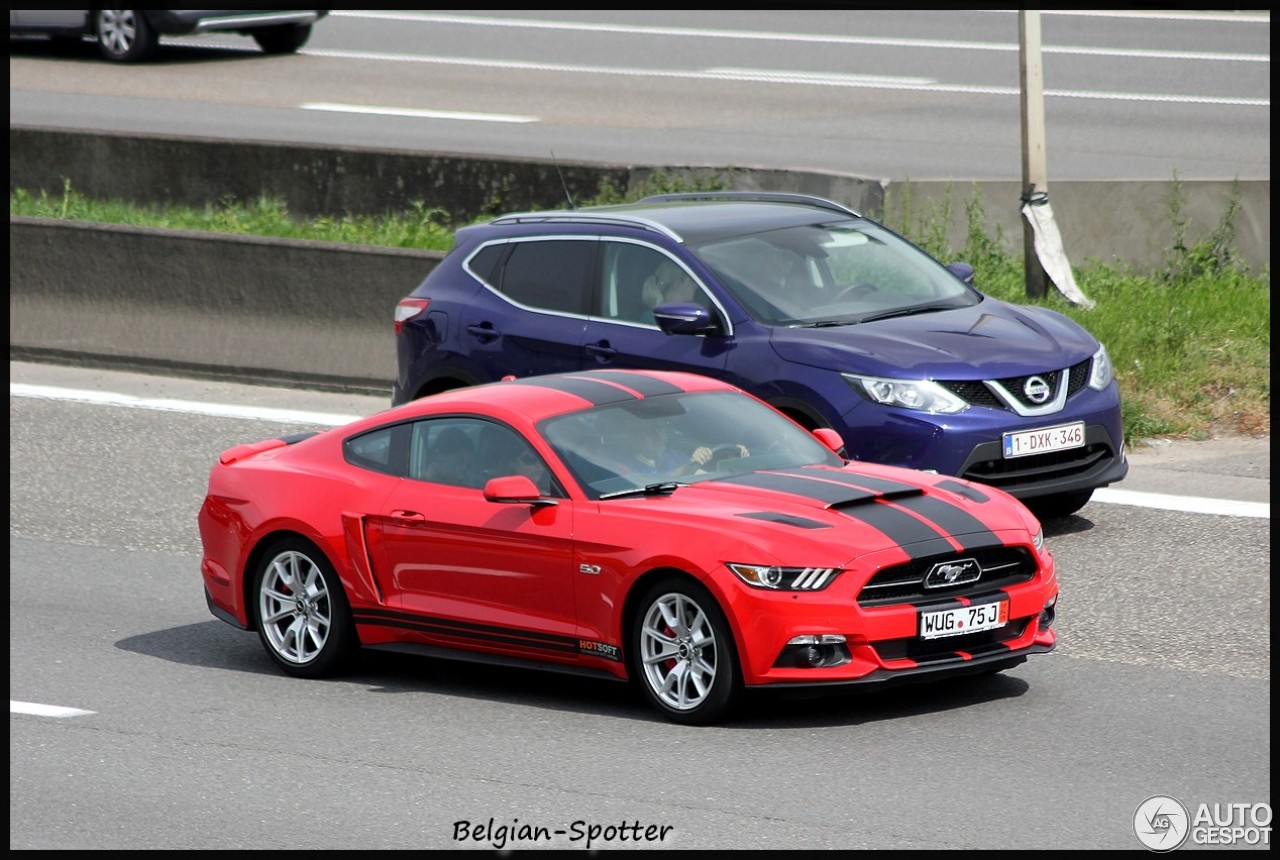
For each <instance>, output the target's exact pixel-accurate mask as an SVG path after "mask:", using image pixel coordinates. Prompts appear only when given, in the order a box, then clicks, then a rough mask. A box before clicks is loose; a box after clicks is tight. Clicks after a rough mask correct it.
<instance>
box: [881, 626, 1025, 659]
mask: <svg viewBox="0 0 1280 860" xmlns="http://www.w3.org/2000/svg"><path fill="white" fill-rule="evenodd" d="M1029 623H1031V619H1030V618H1022V619H1019V620H1017V621H1011V622H1009V623H1008V624H1006V625H1005V626H1003V627H1001V628H999V629H997V630H984V631H983V632H981V633H966V634H964V635H963V636H946V637H944V638H942V639H920V638H918V637H915V636H913V637H911V638H910V639H887V640H885V641H883V642H872V643H871V647H873V648H875V650H876V655H877V656H879V658H880V659H881V660H915V661H916V662H917V663H932V662H942V661H944V660H954V659H961V658H958V657H957V654H956V652H958V651H963V652H964V653H965V654H968V655H970V656H972V657H985V656H987V655H988V654H995V653H998V652H1001V651H1007V650H1008V649H1007V648H1006V647H1005V645H1004V643H1005V642H1012V641H1013V640H1015V639H1018V638H1020V637H1021V636H1022V635H1023V634H1024V633H1026V632H1027V625H1028V624H1029Z"/></svg>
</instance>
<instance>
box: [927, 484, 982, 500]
mask: <svg viewBox="0 0 1280 860" xmlns="http://www.w3.org/2000/svg"><path fill="white" fill-rule="evenodd" d="M937 486H938V488H939V489H943V490H947V491H949V492H952V493H955V494H956V495H957V496H964V497H965V498H966V499H972V500H973V501H975V502H989V501H991V497H990V496H988V495H987V494H986V493H984V492H982V491H980V490H979V489H978V488H977V487H975V486H973V485H972V484H964V483H961V482H960V481H939V482H938V484H937Z"/></svg>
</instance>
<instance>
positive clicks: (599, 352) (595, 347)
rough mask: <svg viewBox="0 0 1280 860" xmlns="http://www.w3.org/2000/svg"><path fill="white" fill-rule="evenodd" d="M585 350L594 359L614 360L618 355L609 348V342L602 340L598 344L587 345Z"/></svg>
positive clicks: (614, 350)
mask: <svg viewBox="0 0 1280 860" xmlns="http://www.w3.org/2000/svg"><path fill="white" fill-rule="evenodd" d="M586 349H587V352H589V353H591V354H592V355H594V356H595V357H596V358H614V357H616V356H617V354H618V351H617V350H616V349H614V348H613V347H611V346H609V341H607V340H602V341H600V342H599V343H589V344H587V346H586Z"/></svg>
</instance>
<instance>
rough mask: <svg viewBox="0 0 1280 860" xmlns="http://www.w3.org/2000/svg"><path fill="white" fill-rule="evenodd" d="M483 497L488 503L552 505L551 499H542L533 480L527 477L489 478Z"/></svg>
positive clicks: (505, 476)
mask: <svg viewBox="0 0 1280 860" xmlns="http://www.w3.org/2000/svg"><path fill="white" fill-rule="evenodd" d="M484 497H485V500H486V501H490V502H500V503H507V502H514V503H516V504H524V505H554V504H556V502H555V501H554V500H553V499H544V498H543V497H542V493H541V491H539V490H538V487H537V485H536V484H534V483H533V479H532V478H530V477H529V476H528V475H502V476H500V477H497V478H490V479H489V480H488V481H487V482H486V483H485V485H484Z"/></svg>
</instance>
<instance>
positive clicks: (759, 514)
mask: <svg viewBox="0 0 1280 860" xmlns="http://www.w3.org/2000/svg"><path fill="white" fill-rule="evenodd" d="M738 516H740V517H746V518H747V519H749V520H764V521H765V522H767V523H781V524H782V525H784V526H795V527H796V528H799V529H829V528H831V525H830V524H829V523H820V522H818V521H817V520H811V519H807V518H805V517H793V516H789V515H787V514H771V513H769V512H768V511H756V512H755V513H750V514H738Z"/></svg>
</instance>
